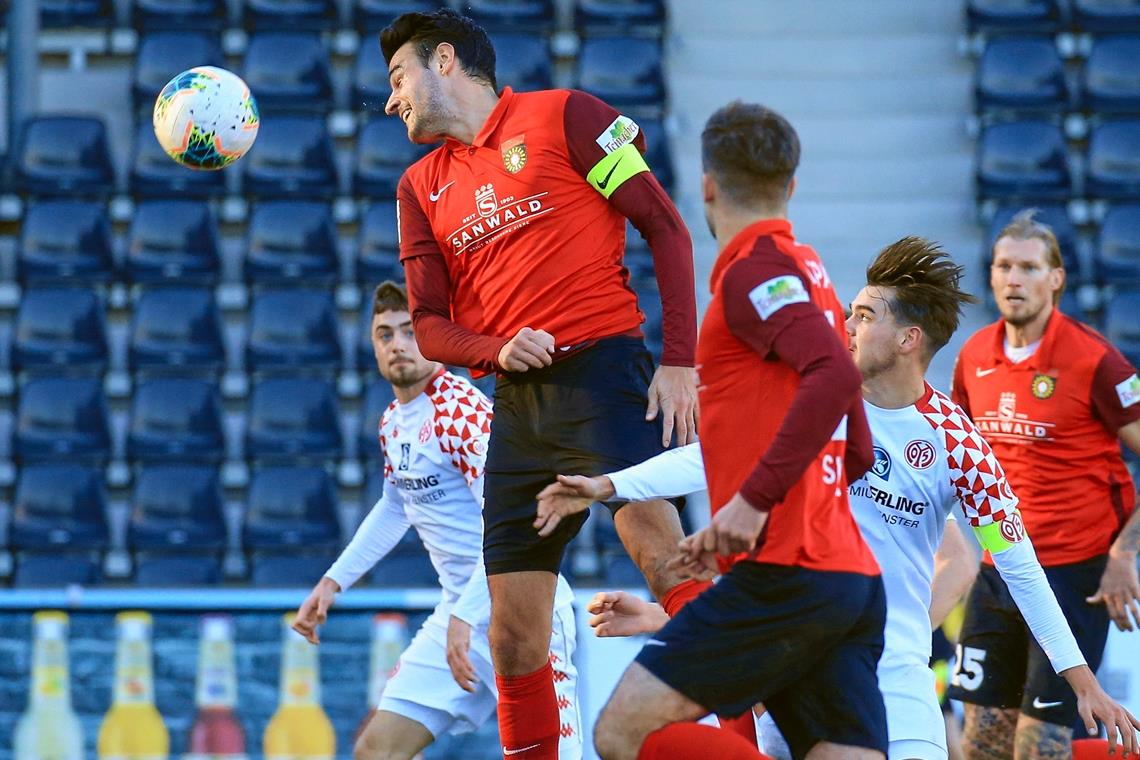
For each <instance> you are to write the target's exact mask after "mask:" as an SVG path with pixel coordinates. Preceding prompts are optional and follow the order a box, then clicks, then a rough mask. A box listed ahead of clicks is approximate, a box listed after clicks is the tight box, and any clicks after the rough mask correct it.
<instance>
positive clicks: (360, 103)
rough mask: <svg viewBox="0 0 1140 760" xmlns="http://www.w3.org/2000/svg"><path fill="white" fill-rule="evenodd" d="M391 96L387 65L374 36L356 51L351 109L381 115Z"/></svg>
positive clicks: (380, 27)
mask: <svg viewBox="0 0 1140 760" xmlns="http://www.w3.org/2000/svg"><path fill="white" fill-rule="evenodd" d="M376 28H377V29H383V28H384V27H383V26H379V27H376ZM391 95H392V86H391V85H390V84H389V83H388V64H387V63H386V62H385V61H384V54H383V53H382V52H381V51H380V43H379V41H378V40H377V39H376V38H375V37H374V36H373V37H369V38H367V39H365V40H364V41H363V42H361V44H360V49H359V50H357V51H356V64H355V65H354V66H353V68H352V109H353V110H355V111H374V112H376V113H377V114H378V115H379V114H383V113H384V106H385V105H386V104H387V103H388V98H389V97H391Z"/></svg>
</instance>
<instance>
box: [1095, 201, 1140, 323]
mask: <svg viewBox="0 0 1140 760" xmlns="http://www.w3.org/2000/svg"><path fill="white" fill-rule="evenodd" d="M1096 261H1097V269H1098V272H1099V274H1100V277H1101V278H1102V279H1103V280H1104V282H1106V283H1108V284H1110V285H1127V286H1136V285H1140V204H1135V203H1133V204H1127V205H1123V206H1115V207H1113V208H1111V209H1109V210H1108V213H1107V214H1105V217H1104V220H1103V221H1102V222H1101V225H1100V233H1099V235H1098V236H1097V246H1096ZM1133 319H1136V320H1137V321H1140V312H1135V313H1134V314H1133Z"/></svg>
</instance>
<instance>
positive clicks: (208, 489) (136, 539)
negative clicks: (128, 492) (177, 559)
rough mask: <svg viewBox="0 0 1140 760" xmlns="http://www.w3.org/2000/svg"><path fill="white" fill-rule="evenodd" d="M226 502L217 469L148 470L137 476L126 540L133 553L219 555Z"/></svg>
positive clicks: (171, 467) (185, 466)
mask: <svg viewBox="0 0 1140 760" xmlns="http://www.w3.org/2000/svg"><path fill="white" fill-rule="evenodd" d="M224 503H225V502H224V501H223V499H222V489H221V485H220V483H219V480H218V470H217V468H215V467H210V466H202V465H190V464H170V465H154V466H150V467H144V468H143V469H141V470H140V471H139V473H138V475H137V477H136V478H135V484H134V492H133V494H132V497H131V510H132V511H131V520H130V525H129V527H128V534H127V542H128V544H129V545H130V546H131V548H132V549H135V550H151V551H155V552H166V553H187V552H204V551H215V552H217V551H221V550H222V549H223V548H224V547H225V543H226V523H225V517H224V513H223V505H224ZM215 559H216V558H215Z"/></svg>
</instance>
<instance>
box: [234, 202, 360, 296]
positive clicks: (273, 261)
mask: <svg viewBox="0 0 1140 760" xmlns="http://www.w3.org/2000/svg"><path fill="white" fill-rule="evenodd" d="M247 249H248V250H247V253H246V260H245V276H246V279H247V280H249V281H250V282H253V283H258V284H270V285H274V284H275V285H300V284H304V285H309V286H319V285H326V286H327V285H332V283H333V282H335V280H336V277H337V270H338V268H339V265H340V260H339V258H338V256H337V235H336V223H335V222H333V217H332V211H331V210H330V209H329V205H328V204H327V203H320V202H316V201H302V200H277V201H265V202H263V203H259V204H257V205H255V206H254V208H253V213H252V215H251V216H250V220H249V237H248V245H247Z"/></svg>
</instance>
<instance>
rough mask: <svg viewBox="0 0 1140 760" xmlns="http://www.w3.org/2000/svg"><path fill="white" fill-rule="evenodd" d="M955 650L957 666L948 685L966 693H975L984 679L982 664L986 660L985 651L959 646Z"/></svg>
mask: <svg viewBox="0 0 1140 760" xmlns="http://www.w3.org/2000/svg"><path fill="white" fill-rule="evenodd" d="M955 649H956V650H957V652H958V666H957V667H956V668H954V678H953V679H951V681H950V683H952V684H954V685H955V686H960V687H962V688H963V689H965V690H966V691H976V690H977V688H978V687H979V686H981V685H982V679H984V678H985V671H984V670H983V669H982V662H983V661H984V660H985V659H986V650H984V649H975V648H974V647H963V646H962V645H961V644H959V645H958V646H956V647H955Z"/></svg>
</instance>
